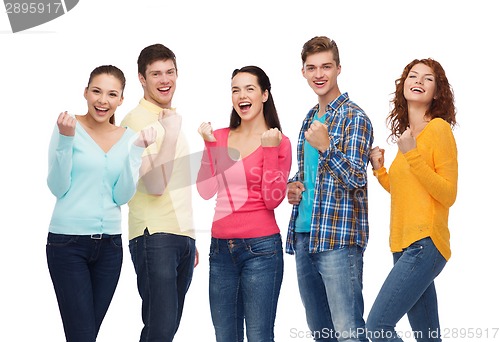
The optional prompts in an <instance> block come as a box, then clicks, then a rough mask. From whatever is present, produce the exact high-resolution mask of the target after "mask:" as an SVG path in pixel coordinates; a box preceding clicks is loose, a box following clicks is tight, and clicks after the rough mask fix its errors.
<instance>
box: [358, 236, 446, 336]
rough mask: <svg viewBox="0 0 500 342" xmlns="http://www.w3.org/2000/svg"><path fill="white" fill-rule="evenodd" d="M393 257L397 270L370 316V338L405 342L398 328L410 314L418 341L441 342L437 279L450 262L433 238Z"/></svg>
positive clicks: (394, 268) (389, 278)
mask: <svg viewBox="0 0 500 342" xmlns="http://www.w3.org/2000/svg"><path fill="white" fill-rule="evenodd" d="M393 258H394V267H393V268H392V270H391V272H390V273H389V275H388V276H387V279H386V280H385V282H384V284H383V285H382V288H381V289H380V292H379V294H378V295H377V298H376V299H375V302H374V303H373V306H372V309H371V310H370V314H369V315H368V320H367V322H366V327H367V330H368V336H369V337H370V339H371V340H372V341H375V342H379V341H380V342H382V341H383V342H385V341H395V342H402V341H403V340H402V339H401V338H400V337H399V336H398V334H397V333H396V331H395V327H396V323H397V322H399V320H400V319H401V318H402V317H403V316H404V315H405V314H408V320H409V321H410V325H411V328H412V330H413V335H414V337H415V339H416V340H417V341H418V342H424V341H441V338H440V333H439V329H440V327H439V317H438V307H437V296H436V288H435V287H434V279H435V278H436V277H437V276H438V274H439V273H440V272H441V271H442V270H443V268H444V266H445V265H446V260H445V259H444V258H443V256H442V255H441V254H440V253H439V251H438V250H437V248H436V246H435V245H434V243H433V242H432V240H431V238H424V239H422V240H419V241H417V242H414V243H413V244H411V245H410V246H409V247H408V248H406V249H404V250H403V252H400V253H394V254H393Z"/></svg>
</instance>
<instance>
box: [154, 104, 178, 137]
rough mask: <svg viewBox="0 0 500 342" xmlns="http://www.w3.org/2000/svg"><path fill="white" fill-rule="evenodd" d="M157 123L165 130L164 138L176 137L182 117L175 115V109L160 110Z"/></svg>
mask: <svg viewBox="0 0 500 342" xmlns="http://www.w3.org/2000/svg"><path fill="white" fill-rule="evenodd" d="M158 121H159V122H160V124H161V125H162V126H163V128H164V129H165V134H166V136H175V137H177V134H179V132H180V130H181V124H182V116H180V115H179V114H177V112H176V111H175V109H162V111H161V112H160V115H159V116H158Z"/></svg>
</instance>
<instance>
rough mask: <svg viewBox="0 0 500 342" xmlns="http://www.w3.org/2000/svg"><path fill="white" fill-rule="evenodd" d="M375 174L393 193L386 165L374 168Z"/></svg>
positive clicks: (387, 189)
mask: <svg viewBox="0 0 500 342" xmlns="http://www.w3.org/2000/svg"><path fill="white" fill-rule="evenodd" d="M373 175H374V176H375V177H377V180H378V182H379V183H380V185H382V187H383V188H384V189H385V190H386V191H387V192H388V193H391V186H390V181H389V174H388V173H387V169H386V168H385V167H381V168H380V169H378V170H373Z"/></svg>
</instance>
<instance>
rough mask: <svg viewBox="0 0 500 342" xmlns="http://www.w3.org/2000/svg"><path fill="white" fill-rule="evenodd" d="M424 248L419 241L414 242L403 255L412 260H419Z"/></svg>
mask: <svg viewBox="0 0 500 342" xmlns="http://www.w3.org/2000/svg"><path fill="white" fill-rule="evenodd" d="M424 247H425V245H424V244H421V243H419V241H417V242H414V243H412V244H411V245H409V246H408V247H407V248H406V249H405V250H404V254H406V255H408V256H410V257H413V258H419V257H421V256H422V254H423V252H424Z"/></svg>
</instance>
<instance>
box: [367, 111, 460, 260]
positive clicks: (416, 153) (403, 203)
mask: <svg viewBox="0 0 500 342" xmlns="http://www.w3.org/2000/svg"><path fill="white" fill-rule="evenodd" d="M416 140H417V148H415V149H413V150H411V151H408V152H407V153H405V154H402V153H401V152H400V151H398V154H397V155H396V158H395V159H394V161H393V163H392V165H391V167H390V169H389V172H387V171H386V169H385V168H384V167H382V168H380V169H378V170H374V171H373V173H374V175H375V176H376V177H377V179H378V181H379V182H380V184H381V185H382V186H383V187H384V189H386V190H387V191H388V192H389V193H390V194H391V234H390V247H391V251H392V252H393V253H394V252H401V251H402V250H403V249H404V248H406V247H408V246H409V245H411V244H412V243H413V242H415V241H418V240H420V239H423V238H425V237H430V238H431V239H432V241H433V242H434V244H435V245H436V247H437V249H438V250H439V252H440V253H441V254H442V255H443V257H444V258H445V259H446V260H448V259H449V258H450V257H451V249H450V231H449V229H448V213H449V209H450V207H451V206H452V205H453V203H454V202H455V199H456V196H457V180H458V162H457V146H456V143H455V138H454V137H453V133H452V131H451V127H450V125H449V124H448V123H447V122H446V121H444V120H443V119H440V118H436V119H433V120H431V121H430V122H429V123H428V124H427V126H426V127H425V128H424V129H423V130H422V132H420V134H419V135H418V136H417V138H416Z"/></svg>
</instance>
